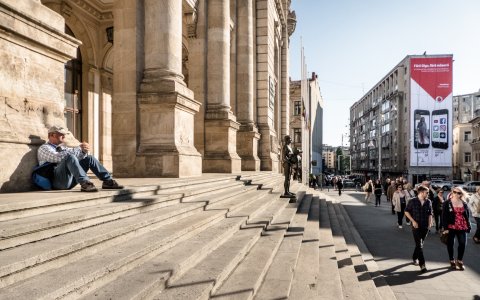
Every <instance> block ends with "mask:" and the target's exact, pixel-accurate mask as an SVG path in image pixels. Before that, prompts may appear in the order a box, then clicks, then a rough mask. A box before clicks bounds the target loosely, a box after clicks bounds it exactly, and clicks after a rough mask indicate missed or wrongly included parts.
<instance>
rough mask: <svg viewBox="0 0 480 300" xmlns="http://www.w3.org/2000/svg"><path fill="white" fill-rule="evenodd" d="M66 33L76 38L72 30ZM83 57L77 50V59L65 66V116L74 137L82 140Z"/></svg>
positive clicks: (66, 29)
mask: <svg viewBox="0 0 480 300" xmlns="http://www.w3.org/2000/svg"><path fill="white" fill-rule="evenodd" d="M65 33H67V34H68V35H71V36H74V35H73V32H72V31H71V30H70V28H68V27H65ZM81 87H82V56H81V55H80V49H77V57H76V58H74V59H72V60H69V61H68V62H67V63H66V64H65V84H64V88H65V102H64V105H65V106H64V116H65V123H66V124H67V128H68V129H69V130H70V131H71V132H72V134H73V136H74V137H75V138H76V139H77V140H79V141H81V140H82V132H81V130H82V88H81Z"/></svg>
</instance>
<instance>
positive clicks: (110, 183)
mask: <svg viewBox="0 0 480 300" xmlns="http://www.w3.org/2000/svg"><path fill="white" fill-rule="evenodd" d="M102 189H105V190H121V189H123V185H119V184H118V183H117V182H116V181H115V180H113V179H110V180H105V181H104V182H103V184H102Z"/></svg>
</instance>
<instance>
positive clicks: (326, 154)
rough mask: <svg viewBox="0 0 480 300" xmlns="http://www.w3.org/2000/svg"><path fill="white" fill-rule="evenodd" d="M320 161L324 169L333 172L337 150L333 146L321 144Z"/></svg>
mask: <svg viewBox="0 0 480 300" xmlns="http://www.w3.org/2000/svg"><path fill="white" fill-rule="evenodd" d="M322 161H323V163H324V165H323V167H324V171H325V172H328V173H332V174H335V173H336V169H337V151H336V148H335V147H332V146H329V145H325V144H324V145H323V152H322Z"/></svg>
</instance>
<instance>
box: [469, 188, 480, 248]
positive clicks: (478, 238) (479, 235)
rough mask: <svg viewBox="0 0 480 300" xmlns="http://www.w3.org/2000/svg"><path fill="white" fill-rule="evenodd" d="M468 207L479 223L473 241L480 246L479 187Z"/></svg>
mask: <svg viewBox="0 0 480 300" xmlns="http://www.w3.org/2000/svg"><path fill="white" fill-rule="evenodd" d="M468 206H470V210H471V211H472V216H473V218H474V219H475V222H476V223H477V231H476V232H475V235H474V236H473V241H474V242H475V243H477V244H480V227H479V226H480V186H479V187H477V189H476V192H475V194H473V195H472V196H471V197H470V199H469V201H468Z"/></svg>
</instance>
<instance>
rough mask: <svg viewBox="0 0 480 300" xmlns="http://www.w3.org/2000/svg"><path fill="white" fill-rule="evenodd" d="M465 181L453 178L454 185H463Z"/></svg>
mask: <svg viewBox="0 0 480 300" xmlns="http://www.w3.org/2000/svg"><path fill="white" fill-rule="evenodd" d="M464 183H465V182H464V181H463V180H452V186H459V185H463V184H464Z"/></svg>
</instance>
